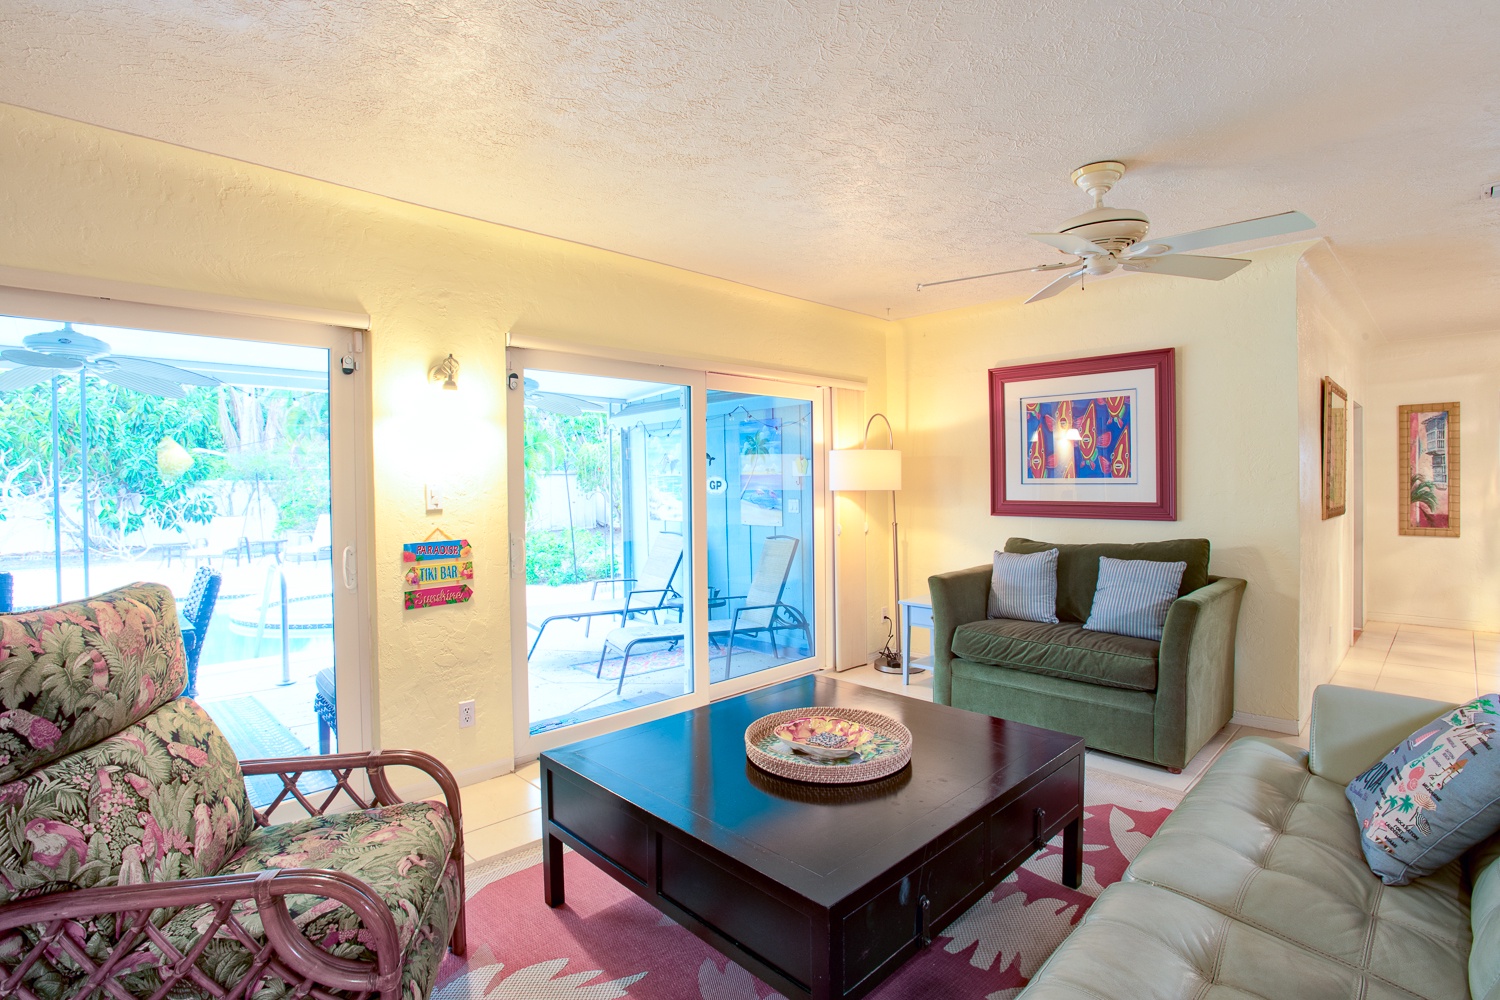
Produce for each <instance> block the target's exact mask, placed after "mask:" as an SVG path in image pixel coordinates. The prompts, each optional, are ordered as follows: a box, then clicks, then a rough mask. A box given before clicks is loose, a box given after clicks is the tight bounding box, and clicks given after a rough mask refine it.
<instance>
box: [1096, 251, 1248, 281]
mask: <svg viewBox="0 0 1500 1000" xmlns="http://www.w3.org/2000/svg"><path fill="white" fill-rule="evenodd" d="M1249 263H1250V262H1249V261H1248V260H1240V259H1239V258H1238V257H1204V256H1201V255H1199V254H1190V253H1174V254H1168V255H1167V256H1165V257H1140V258H1138V259H1136V260H1127V261H1125V263H1124V265H1123V266H1124V268H1125V270H1127V271H1149V272H1150V273H1152V274H1175V275H1177V276H1178V277H1182V278H1203V279H1204V280H1205V281H1223V280H1224V279H1225V278H1227V277H1229V276H1230V275H1231V274H1233V273H1235V272H1236V271H1238V270H1239V269H1240V268H1242V267H1244V266H1246V265H1247V264H1249Z"/></svg>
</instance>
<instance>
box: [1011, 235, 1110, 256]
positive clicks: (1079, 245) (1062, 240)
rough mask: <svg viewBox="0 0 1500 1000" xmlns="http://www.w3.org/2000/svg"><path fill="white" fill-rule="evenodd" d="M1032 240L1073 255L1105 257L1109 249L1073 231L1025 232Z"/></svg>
mask: <svg viewBox="0 0 1500 1000" xmlns="http://www.w3.org/2000/svg"><path fill="white" fill-rule="evenodd" d="M1026 235H1027V236H1030V237H1031V238H1032V239H1034V240H1041V241H1042V242H1043V243H1046V244H1047V245H1048V246H1054V247H1057V249H1059V250H1061V251H1062V252H1063V253H1070V254H1072V255H1073V256H1074V257H1105V256H1108V255H1109V251H1108V250H1106V249H1104V248H1103V247H1101V246H1099V245H1098V244H1096V243H1090V242H1089V241H1088V240H1086V239H1084V238H1083V237H1082V236H1077V235H1075V234H1073V233H1027V234H1026Z"/></svg>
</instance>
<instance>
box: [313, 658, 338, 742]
mask: <svg viewBox="0 0 1500 1000" xmlns="http://www.w3.org/2000/svg"><path fill="white" fill-rule="evenodd" d="M313 688H314V689H315V690H314V693H313V714H314V715H316V716H317V717H318V753H327V752H328V751H329V749H331V747H332V744H333V737H335V736H337V735H338V734H339V712H338V684H337V682H336V681H335V680H334V673H333V668H332V667H324V668H323V669H322V670H319V671H318V676H317V677H315V678H313Z"/></svg>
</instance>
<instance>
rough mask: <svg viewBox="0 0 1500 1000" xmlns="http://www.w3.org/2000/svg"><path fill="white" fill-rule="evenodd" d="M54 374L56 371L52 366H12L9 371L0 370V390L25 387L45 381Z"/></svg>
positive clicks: (8, 390)
mask: <svg viewBox="0 0 1500 1000" xmlns="http://www.w3.org/2000/svg"><path fill="white" fill-rule="evenodd" d="M56 374H57V371H56V370H54V369H52V368H36V367H33V366H31V365H27V366H25V367H23V368H12V369H11V370H10V371H5V372H0V392H10V391H11V390H13V389H25V388H26V387H27V386H32V385H36V384H37V383H38V382H45V381H47V380H48V379H49V378H51V377H52V376H54V375H56Z"/></svg>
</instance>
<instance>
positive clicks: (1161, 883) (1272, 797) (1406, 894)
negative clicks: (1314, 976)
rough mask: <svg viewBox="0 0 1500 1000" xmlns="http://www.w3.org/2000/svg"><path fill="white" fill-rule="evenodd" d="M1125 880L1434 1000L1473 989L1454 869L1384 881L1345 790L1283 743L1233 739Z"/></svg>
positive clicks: (1465, 915) (1455, 998) (1463, 902)
mask: <svg viewBox="0 0 1500 1000" xmlns="http://www.w3.org/2000/svg"><path fill="white" fill-rule="evenodd" d="M1125 877H1126V879H1127V880H1133V881H1135V882H1140V883H1149V884H1151V885H1154V886H1157V887H1158V888H1162V889H1167V890H1170V891H1171V892H1173V893H1175V894H1177V895H1179V896H1182V897H1185V898H1187V899H1191V900H1194V901H1195V902H1197V903H1200V904H1202V905H1203V906H1205V907H1207V908H1209V909H1210V910H1211V911H1213V912H1214V913H1216V914H1219V915H1221V916H1222V918H1228V919H1231V920H1233V921H1235V922H1236V923H1241V924H1245V925H1248V926H1251V927H1254V928H1256V929H1258V930H1259V931H1262V932H1264V933H1265V934H1269V935H1272V936H1274V937H1276V938H1279V939H1281V940H1282V941H1285V942H1287V943H1288V944H1295V945H1299V946H1300V947H1301V948H1302V949H1303V950H1304V951H1305V952H1307V953H1308V955H1309V957H1311V956H1316V957H1317V958H1318V959H1320V960H1332V961H1334V962H1337V963H1338V964H1339V965H1341V966H1343V967H1345V968H1346V969H1348V970H1350V971H1351V972H1355V973H1358V974H1360V975H1361V976H1362V977H1364V980H1365V981H1366V982H1368V983H1370V984H1375V983H1382V984H1385V985H1386V986H1389V987H1392V988H1394V989H1397V990H1403V991H1408V992H1409V994H1411V995H1415V996H1419V997H1427V998H1432V1000H1438V998H1443V1000H1460V998H1467V997H1468V995H1469V983H1468V979H1469V977H1468V974H1467V973H1468V966H1469V950H1470V941H1471V931H1470V912H1469V900H1468V894H1467V893H1466V892H1465V889H1464V881H1463V873H1462V871H1461V868H1460V866H1459V864H1457V863H1454V864H1450V865H1447V866H1446V867H1444V868H1441V869H1439V870H1438V871H1436V872H1435V873H1433V874H1432V875H1430V876H1428V877H1426V878H1422V879H1418V880H1417V881H1416V882H1414V883H1412V884H1411V885H1408V886H1401V887H1399V888H1396V887H1390V886H1385V885H1382V884H1381V882H1380V880H1379V879H1378V878H1376V877H1375V876H1374V875H1372V874H1371V873H1370V869H1369V867H1368V866H1367V865H1366V864H1365V860H1364V856H1363V854H1362V852H1361V850H1360V843H1359V829H1358V826H1357V824H1356V821H1355V818H1354V811H1353V809H1352V808H1351V807H1350V805H1349V803H1348V800H1347V799H1346V798H1345V797H1344V789H1343V786H1342V785H1338V784H1335V783H1334V782H1331V781H1328V780H1326V779H1323V778H1320V777H1318V776H1316V775H1314V774H1312V773H1311V772H1310V771H1309V770H1308V769H1307V754H1306V753H1303V752H1300V751H1298V750H1297V749H1296V748H1295V747H1291V746H1290V745H1288V744H1284V743H1276V742H1271V741H1268V740H1259V739H1245V740H1240V741H1237V742H1236V743H1234V744H1233V745H1231V746H1230V747H1229V749H1227V750H1226V751H1224V753H1223V754H1222V755H1221V756H1220V757H1219V759H1218V760H1217V761H1216V762H1215V763H1214V766H1213V767H1212V768H1210V769H1209V771H1208V773H1207V774H1205V775H1204V777H1203V779H1202V780H1201V781H1200V782H1199V783H1198V785H1197V786H1196V787H1195V788H1194V789H1193V791H1192V793H1191V794H1190V795H1188V797H1187V798H1186V799H1185V800H1184V801H1183V803H1182V805H1181V806H1179V807H1178V808H1177V809H1176V810H1174V811H1173V812H1172V815H1171V816H1169V817H1168V818H1167V821H1166V822H1165V823H1163V824H1162V827H1161V829H1160V830H1159V831H1158V832H1157V834H1156V836H1155V837H1153V838H1152V839H1151V841H1150V843H1149V844H1148V845H1147V846H1146V848H1145V849H1143V850H1142V851H1141V853H1140V855H1139V856H1138V857H1137V858H1136V860H1135V861H1134V862H1133V863H1132V864H1131V866H1130V868H1129V870H1128V871H1127V872H1126V876H1125ZM1299 961H1300V960H1299ZM1257 992H1258V993H1260V994H1261V995H1264V996H1278V995H1284V996H1311V995H1313V994H1312V993H1308V992H1303V991H1300V990H1293V991H1291V992H1285V993H1277V992H1275V991H1269V992H1268V991H1266V990H1265V989H1264V987H1261V988H1259V989H1258V990H1257ZM1351 995H1358V994H1351ZM1366 995H1373V994H1366Z"/></svg>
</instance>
